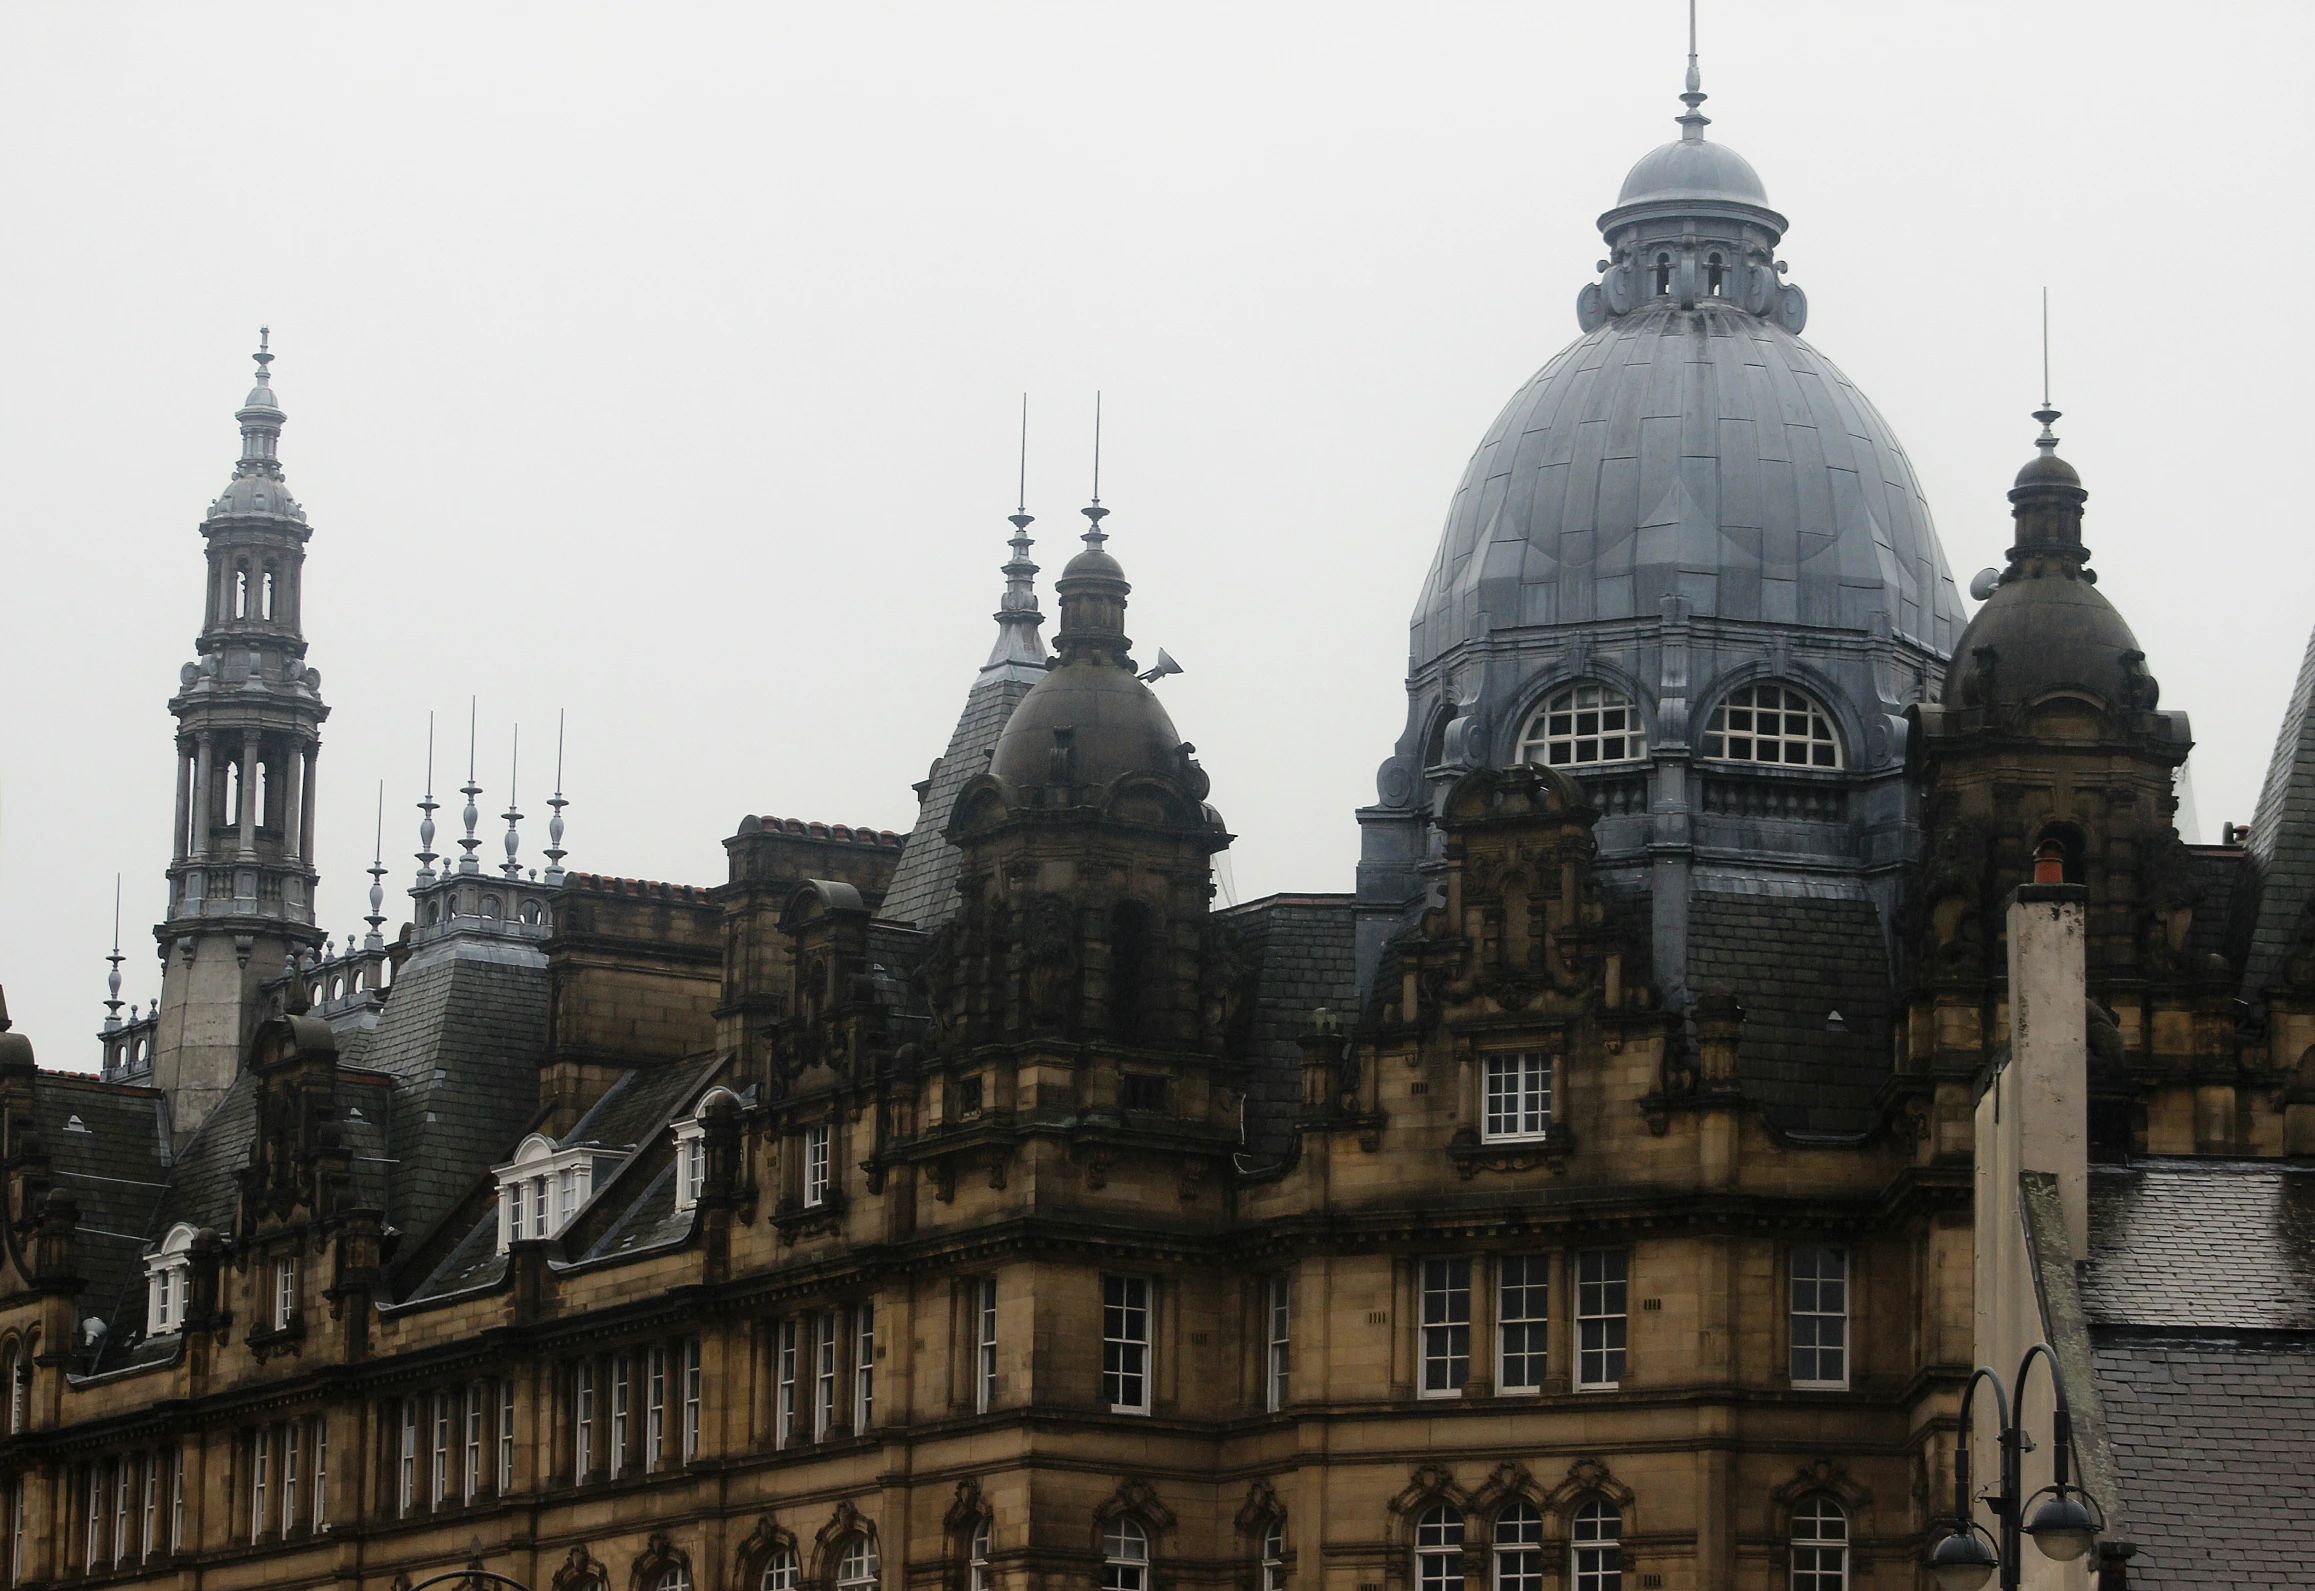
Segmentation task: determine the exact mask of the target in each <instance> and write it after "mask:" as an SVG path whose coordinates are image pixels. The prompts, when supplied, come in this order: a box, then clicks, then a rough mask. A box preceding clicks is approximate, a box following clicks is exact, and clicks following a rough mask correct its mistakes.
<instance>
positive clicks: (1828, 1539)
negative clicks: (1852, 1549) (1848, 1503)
mask: <svg viewBox="0 0 2315 1591" xmlns="http://www.w3.org/2000/svg"><path fill="white" fill-rule="evenodd" d="M1792 1591H1849V1516H1848V1515H1847V1514H1845V1513H1843V1512H1842V1511H1841V1505H1840V1504H1839V1503H1837V1502H1835V1501H1833V1499H1831V1498H1830V1497H1811V1498H1809V1499H1808V1500H1807V1501H1805V1502H1803V1503H1802V1504H1801V1505H1800V1506H1799V1507H1798V1508H1796V1509H1794V1510H1793V1530H1792Z"/></svg>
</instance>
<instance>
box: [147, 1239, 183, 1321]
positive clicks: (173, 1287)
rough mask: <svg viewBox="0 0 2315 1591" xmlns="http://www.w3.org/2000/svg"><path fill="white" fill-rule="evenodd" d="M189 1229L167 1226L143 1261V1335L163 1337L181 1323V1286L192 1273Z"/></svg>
mask: <svg viewBox="0 0 2315 1591" xmlns="http://www.w3.org/2000/svg"><path fill="white" fill-rule="evenodd" d="M192 1249H193V1228H192V1227H190V1226H188V1225H187V1224H186V1223H184V1222H183V1221H180V1222H178V1223H177V1224H176V1225H175V1226H173V1227H171V1228H169V1235H168V1236H167V1237H165V1238H163V1239H162V1240H161V1247H160V1251H159V1252H158V1253H156V1254H152V1255H150V1256H148V1257H147V1258H146V1260H145V1334H146V1335H147V1336H150V1337H160V1336H165V1335H167V1334H168V1333H170V1332H172V1331H175V1330H177V1329H178V1328H179V1327H181V1326H183V1325H184V1324H185V1286H186V1283H187V1282H188V1281H190V1280H191V1278H192V1274H193V1254H192Z"/></svg>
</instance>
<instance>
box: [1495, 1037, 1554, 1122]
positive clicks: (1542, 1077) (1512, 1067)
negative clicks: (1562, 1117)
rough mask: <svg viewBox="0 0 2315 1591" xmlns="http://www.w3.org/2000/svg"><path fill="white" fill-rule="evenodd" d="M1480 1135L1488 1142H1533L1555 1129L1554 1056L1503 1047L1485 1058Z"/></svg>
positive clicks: (1540, 1051)
mask: <svg viewBox="0 0 2315 1591" xmlns="http://www.w3.org/2000/svg"><path fill="white" fill-rule="evenodd" d="M1480 1067H1481V1072H1482V1078H1481V1096H1482V1097H1481V1106H1482V1109H1481V1113H1480V1116H1481V1121H1480V1137H1481V1138H1483V1139H1485V1140H1486V1141H1487V1142H1488V1143H1499V1144H1500V1143H1521V1142H1532V1141H1533V1140H1535V1139H1538V1138H1543V1137H1546V1136H1548V1135H1549V1134H1550V1132H1551V1085H1552V1064H1551V1056H1550V1055H1548V1054H1547V1053H1545V1052H1544V1051H1542V1050H1501V1051H1497V1052H1494V1053H1491V1054H1488V1055H1485V1056H1483V1057H1482V1058H1481V1061H1480Z"/></svg>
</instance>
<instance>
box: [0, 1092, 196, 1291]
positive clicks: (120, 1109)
mask: <svg viewBox="0 0 2315 1591" xmlns="http://www.w3.org/2000/svg"><path fill="white" fill-rule="evenodd" d="M33 1116H34V1119H35V1120H36V1121H37V1122H38V1123H39V1126H40V1139H41V1145H42V1147H43V1148H44V1149H45V1150H46V1151H47V1154H48V1163H49V1167H50V1169H51V1171H52V1172H53V1173H54V1175H55V1178H56V1184H57V1186H58V1187H60V1188H62V1189H64V1191H65V1192H67V1193H69V1194H71V1195H72V1197H73V1199H74V1201H75V1202H77V1203H78V1204H79V1206H80V1226H79V1230H78V1231H77V1233H76V1234H75V1236H74V1239H73V1258H74V1262H75V1265H76V1268H77V1269H78V1270H79V1272H80V1274H81V1275H83V1276H85V1277H86V1278H88V1287H87V1289H86V1290H85V1291H84V1292H83V1293H82V1294H81V1303H80V1309H81V1314H82V1316H83V1317H84V1318H85V1317H89V1316H94V1317H96V1318H98V1319H101V1320H104V1321H106V1322H108V1323H110V1324H112V1325H113V1326H115V1327H116V1328H117V1327H119V1326H120V1325H121V1324H122V1320H121V1310H120V1305H119V1299H120V1298H121V1295H122V1294H123V1292H124V1291H128V1290H130V1289H132V1288H133V1290H134V1291H135V1292H136V1294H137V1296H138V1297H139V1299H140V1300H141V1299H142V1296H143V1292H144V1273H145V1268H144V1252H145V1242H144V1235H145V1233H146V1232H147V1231H148V1230H149V1229H150V1228H151V1226H152V1222H153V1212H154V1211H155V1210H156V1209H158V1208H159V1207H160V1203H161V1196H162V1193H163V1191H164V1189H163V1185H162V1184H163V1179H165V1178H166V1177H167V1176H168V1167H169V1128H168V1114H167V1110H166V1108H165V1106H164V1104H163V1100H162V1095H161V1092H160V1090H158V1089H153V1088H135V1087H129V1086H127V1085H124V1084H120V1083H105V1082H100V1081H98V1080H97V1079H96V1078H94V1077H91V1076H88V1075H86V1074H84V1073H74V1072H42V1073H41V1074H40V1076H39V1080H38V1082H37V1083H36V1084H35V1085H34V1087H33ZM76 1124H77V1125H76ZM140 1323H141V1321H140Z"/></svg>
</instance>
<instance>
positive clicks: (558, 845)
mask: <svg viewBox="0 0 2315 1591" xmlns="http://www.w3.org/2000/svg"><path fill="white" fill-rule="evenodd" d="M547 805H548V807H550V808H551V809H552V810H553V812H554V816H553V817H551V818H549V819H547V870H546V874H545V882H547V883H549V884H560V883H561V882H562V881H563V858H564V857H566V856H568V855H570V854H571V853H570V852H568V851H566V850H564V849H563V808H565V807H567V806H569V805H570V803H569V802H568V801H565V800H564V799H563V710H562V709H561V708H559V707H558V708H556V709H555V793H554V794H553V795H551V796H549V797H547Z"/></svg>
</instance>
